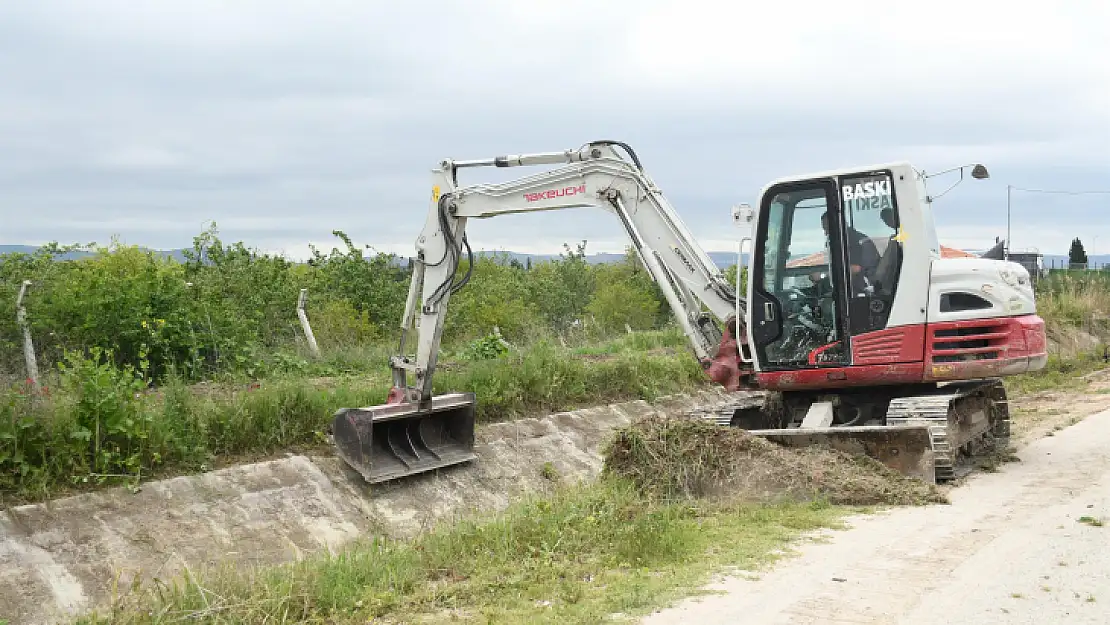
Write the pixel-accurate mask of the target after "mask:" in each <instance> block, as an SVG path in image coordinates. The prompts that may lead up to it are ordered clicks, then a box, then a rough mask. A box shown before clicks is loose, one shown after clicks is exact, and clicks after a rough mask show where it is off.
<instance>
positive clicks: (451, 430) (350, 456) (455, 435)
mask: <svg viewBox="0 0 1110 625" xmlns="http://www.w3.org/2000/svg"><path fill="white" fill-rule="evenodd" d="M474 407H475V396H474V393H452V394H448V395H439V396H436V397H433V398H432V400H431V401H430V402H428V403H427V404H418V403H407V402H400V403H389V404H382V405H378V406H371V407H368V408H343V409H340V410H339V411H337V412H336V413H335V418H334V419H333V421H332V435H333V437H334V439H335V441H334V442H335V447H336V453H338V454H339V457H340V458H342V459H343V461H344V462H346V463H347V464H348V465H350V466H351V468H353V469H354V470H356V471H358V472H359V473H360V474H361V475H362V477H363V478H364V479H365V480H366V481H367V482H370V483H372V484H374V483H378V482H385V481H388V480H395V479H398V478H401V477H405V476H408V475H413V474H416V473H423V472H425V471H432V470H434V469H439V468H442V467H446V466H450V465H454V464H459V463H462V462H468V461H471V460H474V459H476V458H477V457H478V455H477V454H476V453H474V413H475V411H474Z"/></svg>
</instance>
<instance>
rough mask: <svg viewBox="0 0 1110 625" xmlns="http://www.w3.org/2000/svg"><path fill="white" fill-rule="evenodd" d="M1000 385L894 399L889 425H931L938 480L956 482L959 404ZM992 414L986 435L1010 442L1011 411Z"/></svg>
mask: <svg viewBox="0 0 1110 625" xmlns="http://www.w3.org/2000/svg"><path fill="white" fill-rule="evenodd" d="M996 384H998V382H997V381H994V380H981V381H975V382H968V383H960V384H953V385H949V386H943V387H940V388H938V389H937V390H936V392H935V393H929V394H927V395H917V396H913V397H899V398H896V399H893V400H891V402H890V406H889V407H888V408H887V412H886V423H887V424H888V425H905V424H910V423H920V422H921V421H926V422H928V423H929V432H930V434H932V439H933V454H934V466H935V474H936V480H937V481H938V482H942V481H949V480H953V479H955V477H956V457H957V454H958V453H959V451H960V450H959V449H956V448H955V447H954V441H953V440H952V437H950V434H954V431H953V430H954V428H957V427H958V426H959V424H958V422H957V420H956V418H955V411H954V408H955V405H956V402H958V401H959V400H961V399H964V398H968V397H972V396H974V395H978V394H980V393H983V394H984V395H985V394H986V391H989V390H990V388H991V387H993V386H995V385H996ZM999 412H1001V415H999ZM990 413H991V414H990V419H991V423H990V425H989V426H988V427H987V431H986V432H985V433H984V435H985V436H991V435H994V436H996V437H998V438H1000V439H1002V440H1005V439H1008V438H1009V430H1010V423H1009V417H1008V415H1009V411H1008V410H1002V411H998V410H991V411H990ZM974 442H975V439H973V440H972V441H968V444H971V443H974Z"/></svg>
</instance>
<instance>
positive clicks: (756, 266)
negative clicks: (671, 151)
mask: <svg viewBox="0 0 1110 625" xmlns="http://www.w3.org/2000/svg"><path fill="white" fill-rule="evenodd" d="M540 165H556V166H557V167H554V168H552V169H549V170H547V171H542V172H539V173H535V174H533V175H529V176H525V177H521V178H518V179H516V180H513V181H510V182H507V183H499V184H476V185H471V186H464V185H460V184H459V180H458V174H459V172H460V170H463V169H467V168H473V167H487V166H492V167H521V166H540ZM968 168H971V170H972V172H971V175H972V177H973V178H976V179H982V178H986V177H988V174H987V171H986V168H985V167H984V166H983V165H979V164H975V165H965V166H961V167H959V168H952V169H949V170H945V171H943V172H938V173H937V174H931V175H928V176H927V175H926V174H924V173H923V172H920V171H918V170H916V169H915V168H914V167H912V166H911V165H910V164H908V163H903V162H898V163H887V164H878V165H868V166H864V167H853V168H847V169H837V170H830V171H823V172H817V173H811V174H805V175H800V176H791V177H787V178H780V179H778V180H774V181H772V182H770V183H769V184H767V185H766V186H765V187H764V188H763V189H762V190H761V193H760V195H759V200H758V203H757V205H756V206H755V207H754V208H753V207H751V206H748V205H746V204H742V205H739V206H738V207H736V208H734V209H733V211H732V217H733V220H734V221H735V223H737V224H738V225H739V226H741V227H744V228H747V229H748V234H747V236H743V237H740V238H739V241H738V249H737V252H738V257H737V263H741V261H742V258H743V255H744V249H745V243H750V244H751V245H750V252H749V253H748V264H747V273H748V280H747V287H746V292H745V293H744V295H743V296H741V295H740V292H741V288H740V284H741V283H740V277H741V275H742V272H740V271H737V274H736V275H737V281H736V283H730V282H729V281H728V280H727V279H726V278H725V276H724V274H723V273H722V272H721V271H720V270H719V269H718V267H717V266H715V265H714V263H713V261H712V260H711V259H710V257H709V256H708V255H707V254H706V253H705V252H704V250H703V249H702V248H701V247H700V246H699V245H698V243H697V241H695V239H694V237H693V235H691V233H690V231H689V230H688V229H687V227H686V226H685V225H684V224H683V222H682V220H681V219H680V218H679V216H678V215H677V214H676V213H675V211H674V210H673V209H672V208H671V206H670V205H669V203H668V202H667V200H666V198H665V197H664V195H663V193H662V192H661V191H660V190H659V188H658V187H656V185H655V183H654V182H653V181H652V180H651V178H650V177H649V176H648V174H647V172H646V171H645V170H644V167H643V165H642V163H641V162H640V160H639V158H638V157H637V155H636V153H635V152H634V151H633V150H632V149H631V148H630V147H629V146H628V145H627V144H625V143H622V142H619V141H609V140H603V141H593V142H590V143H588V144H586V145H584V146H582V147H581V148H578V149H571V150H566V151H561V152H551V153H539V154H527V155H515V156H500V157H496V158H492V159H483V160H445V161H443V162H442V163H441V164H440V165H439V167H438V168H436V169H434V170H433V172H432V181H431V198H430V210H429V213H428V218H427V222H426V223H425V225H424V229H423V231H422V232H421V233H420V236H419V238H418V239H417V242H416V258H415V265H414V271H413V275H412V282H411V284H410V288H409V291H408V299H407V301H406V305H405V312H404V316H403V319H402V322H401V339H400V347H399V351H398V353H397V354H396V355H395V356H394V357H393V358H392V359H391V361H390V365H391V368H392V371H393V388H392V390H391V391H390V393H389V396H388V399H387V400H386V403H385V404H383V405H380V406H371V407H363V408H344V409H341V410H339V411H338V412H337V413H336V414H335V415H334V419H333V423H332V435H333V441H334V444H335V446H336V450H337V453H338V454H339V455H340V457H341V458H343V460H344V461H345V462H346V463H347V464H349V465H350V466H351V467H352V468H354V469H355V470H356V471H358V472H359V473H360V474H361V475H362V476H363V478H364V479H365V480H366V481H368V482H370V483H378V482H383V481H386V480H393V479H397V478H401V477H405V476H408V475H413V474H416V473H423V472H426V471H431V470H435V469H441V468H444V467H448V466H451V465H456V464H459V463H464V462H470V461H474V460H476V459H477V454H476V452H475V449H474V426H475V423H474V421H475V419H474V416H475V405H476V401H477V398H476V397H475V395H474V394H473V393H471V392H466V391H460V392H452V393H446V394H442V395H435V394H433V392H432V381H433V376H434V374H435V370H436V360H437V355H438V351H439V346H440V337H441V334H442V331H443V324H444V319H445V316H446V314H447V307H448V303H449V302H450V298H451V295H452V294H453V293H455V292H457V291H458V290H459V289H461V288H463V287H464V286H466V285H467V284H468V283H469V282H470V279H471V269H472V268H473V252H472V250H471V248H470V244H469V242H468V240H467V236H466V224H467V220H469V219H484V218H489V217H495V216H497V215H504V214H509V213H523V212H533V211H550V210H560V209H569V208H599V209H602V210H604V211H608V212H610V213H612V214H613V215H615V216H616V217H617V219H619V220H620V222H621V224H622V225H623V227H624V230H625V232H627V234H628V237H629V239H630V241H631V243H632V246H633V248H634V249H635V250H636V252H637V254H638V255H639V258H640V259H641V260H642V261H643V264H644V266H645V267H646V268H647V270H648V272H650V274H651V276H652V277H653V279H654V280H655V282H656V283H657V284H658V285H659V287H660V289H661V290H662V292H663V294H664V296H665V297H666V301H667V303H668V304H669V307H670V310H671V311H672V312H673V314H674V317H675V319H676V321H677V322H678V324H679V325H680V326H681V327H682V330H683V331H684V332H685V334H686V336H687V337H688V338H689V340H690V344H691V346H692V348H693V352H694V357H695V358H697V359H698V361H699V362H700V363H701V364H702V366H703V368H704V370H705V371H706V375H707V376H708V378H710V379H711V380H712V381H714V382H716V383H718V384H720V385H721V386H723V387H724V388H725V389H727V390H728V391H732V392H733V394H734V395H735V397H736V401H735V402H734V403H732V404H729V405H728V406H726V407H725V408H724V409H718V410H715V411H713V412H712V413H705V414H703V415H701V416H702V417H704V418H706V419H711V420H713V421H715V422H716V423H718V424H720V425H721V426H729V427H741V428H744V429H746V430H749V431H751V433H752V434H753V435H758V436H763V437H766V438H768V439H770V440H774V441H776V442H778V443H782V444H785V445H793V446H804V445H812V444H825V445H829V446H832V447H834V448H837V449H842V450H845V451H849V452H852V453H862V454H865V455H868V456H871V457H873V458H876V459H877V460H879V461H881V462H883V463H885V464H886V465H888V466H890V467H892V468H894V469H897V470H899V471H901V472H903V473H905V474H907V475H913V476H916V477H920V478H921V479H924V480H926V481H929V482H941V481H947V480H950V479H953V478H954V477H956V476H957V466H958V460H959V459H960V458H962V457H966V456H968V455H974V454H975V453H977V452H978V451H980V450H982V449H984V448H987V449H989V448H990V447H992V446H996V445H998V444H1002V445H1005V444H1006V443H1007V441H1008V438H1009V409H1008V406H1007V396H1006V391H1005V387H1004V386H1003V383H1002V378H1003V377H1005V376H1008V375H1014V374H1020V373H1026V372H1030V371H1036V370H1039V369H1040V368H1042V367H1043V366H1044V364H1045V362H1046V359H1047V356H1046V337H1045V328H1044V322H1043V320H1042V319H1041V318H1040V317H1039V316H1038V315H1037V311H1036V302H1035V298H1034V293H1033V289H1032V285H1031V281H1030V278H1029V274H1028V272H1027V271H1026V269H1025V268H1024V267H1022V266H1021V265H1019V264H1017V263H1012V262H1007V261H1004V260H996V259H987V258H980V257H971V258H946V257H944V255H943V254H942V252H941V246H940V244H939V242H938V239H937V234H936V229H935V226H934V221H933V210H932V206H933V201H934V200H935V199H936V197H939V195H938V196H935V197H934V196H930V195H929V192H928V190H927V188H926V178H932V177H934V176H936V175H939V174H944V173H952V172H955V171H958V172H959V179H958V180H957V181H956V182H955V183H953V184H952V186H950V187H948V189H947V190H945V191H944V193H947V192H948V190H951V189H952V188H953V187H955V186H956V185H957V184H959V182H960V181H962V180H963V177H964V170H965V169H968ZM941 195H943V193H942V194H941ZM464 253H465V254H466V255H467V257H468V258H469V259H470V261H471V262H470V264H469V265H468V269H467V271H466V272H465V273H464V275H462V276H461V277H460V276H459V275H458V274H459V266H460V261H461V259H462V257H463V254H464ZM473 288H481V285H480V284H477V285H474V286H473ZM413 330H415V331H416V332H417V337H416V345H415V353H414V354H413V353H410V352H408V351H407V349H406V348H407V346H408V339H409V333H410V332H412V331H413Z"/></svg>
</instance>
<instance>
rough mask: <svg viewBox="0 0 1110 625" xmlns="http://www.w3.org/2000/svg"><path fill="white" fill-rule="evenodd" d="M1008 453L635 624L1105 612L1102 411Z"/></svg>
mask: <svg viewBox="0 0 1110 625" xmlns="http://www.w3.org/2000/svg"><path fill="white" fill-rule="evenodd" d="M1018 456H1019V457H1020V458H1021V462H1012V463H1008V464H1005V465H1003V466H1002V467H1001V468H1000V471H999V472H997V473H982V474H977V475H973V476H971V477H969V478H968V479H967V482H966V483H965V484H963V485H960V486H958V487H957V488H954V489H953V490H952V491H951V493H950V497H951V500H952V504H951V505H948V506H932V507H929V508H905V509H898V510H894V511H890V512H887V513H883V514H880V515H876V516H864V517H859V518H852V519H850V524H851V526H852V528H851V529H848V530H842V531H833V532H828V533H827V534H825V535H826V536H828V540H824V541H823V542H818V543H808V542H807V543H803V544H802V545H800V546H799V547H798V548H797V551H798V553H799V554H800V555H799V556H797V557H792V558H789V559H785V560H782V561H780V562H779V563H778V564H777V565H776V566H773V567H771V568H770V569H769V570H768V571H767V572H765V573H762V574H761V575H760V576H759V577H758V578H756V577H755V576H752V577H751V578H743V577H732V578H728V579H726V580H723V581H722V582H721V583H719V584H715V585H714V586H712V587H711V589H712V590H715V591H723V592H724V593H725V594H722V595H710V596H705V597H699V598H692V599H689V600H687V601H685V602H683V603H681V604H678V605H676V606H674V607H673V608H670V609H667V610H665V611H662V612H658V613H656V614H653V615H651V616H649V617H648V618H646V619H644V620H643V621H642V623H643V625H668V624H672V623H674V624H678V623H697V624H698V625H714V624H717V623H721V624H724V623H727V624H729V625H738V624H741V623H753V624H754V623H758V624H760V625H772V624H776V623H798V624H801V623H869V624H872V623H897V624H905V625H925V624H936V623H977V624H980V625H988V624H991V623H1038V624H1040V623H1110V557H1107V553H1108V551H1107V549H1108V547H1110V410H1106V411H1104V412H1100V413H1097V414H1094V415H1092V416H1090V417H1087V418H1086V419H1085V420H1082V421H1079V422H1078V423H1076V424H1075V425H1071V426H1069V427H1066V428H1064V429H1060V430H1058V431H1055V432H1052V435H1050V436H1046V437H1044V438H1038V439H1036V440H1034V441H1032V442H1030V443H1028V444H1027V445H1025V446H1023V447H1021V448H1020V449H1019V451H1018ZM1084 517H1089V518H1092V519H1094V520H1096V521H1095V524H1093V525H1092V524H1090V522H1089V521H1088V520H1087V519H1085V518H1084ZM1098 520H1104V521H1105V522H1106V526H1098V525H1097V522H1098Z"/></svg>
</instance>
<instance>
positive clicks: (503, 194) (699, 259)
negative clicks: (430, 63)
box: [333, 141, 755, 482]
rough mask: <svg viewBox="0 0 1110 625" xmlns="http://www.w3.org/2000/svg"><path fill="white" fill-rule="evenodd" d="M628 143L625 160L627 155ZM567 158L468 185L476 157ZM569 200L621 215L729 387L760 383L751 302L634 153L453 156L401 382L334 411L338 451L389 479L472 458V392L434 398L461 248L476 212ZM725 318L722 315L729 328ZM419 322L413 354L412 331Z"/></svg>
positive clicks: (507, 160) (422, 262) (715, 375)
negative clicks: (382, 395)
mask: <svg viewBox="0 0 1110 625" xmlns="http://www.w3.org/2000/svg"><path fill="white" fill-rule="evenodd" d="M618 148H619V149H622V150H623V151H624V152H625V153H626V154H627V155H628V157H629V158H628V159H625V158H622V157H621V156H620V155H619V154H618V153H617V149H618ZM533 165H561V166H560V167H556V168H554V169H551V170H548V171H544V172H541V173H537V174H534V175H530V176H525V177H521V178H518V179H516V180H513V181H511V182H508V183H502V184H479V185H472V186H460V185H459V183H458V173H459V170H461V169H466V168H472V167H499V168H505V167H521V166H533ZM569 208H597V209H601V210H604V211H606V212H609V213H612V214H614V215H616V216H617V218H618V219H619V220H620V222H621V224H622V225H623V226H624V229H625V232H626V233H627V234H628V237H629V239H630V241H631V242H632V245H633V248H634V249H635V250H636V253H637V254H638V255H639V258H640V259H641V261H642V262H643V264H644V266H645V267H646V268H647V271H648V272H649V274H650V275H651V277H652V279H653V280H654V281H655V282H656V283H657V284H658V285H659V287H660V290H661V291H662V293H663V295H664V297H665V298H666V300H667V303H668V304H669V307H670V309H671V311H672V312H673V313H674V316H675V319H676V321H677V322H678V324H679V326H680V327H681V328H682V330H683V332H684V333H685V334H686V336H687V338H688V339H689V340H690V344H691V347H692V349H693V352H694V355H695V357H696V358H697V359H698V361H699V362H700V363H702V366H703V367H704V368H705V369H706V370H707V372H708V375H709V376H710V377H711V378H712V379H714V380H716V381H717V382H719V383H721V384H722V385H723V386H725V387H726V388H729V389H732V390H736V389H739V388H743V387H747V388H755V387H754V383H753V382H752V381H751V375H752V373H753V372H754V370H753V368H752V366H751V362H750V358H748V359H746V360H745V358H744V357H742V356H741V354H742V353H744V354H746V348H745V346H744V345H743V344H744V336H745V335H744V332H743V331H742V326H741V325H740V324H739V323H738V322H737V320H740V319H743V316H744V314H745V313H746V309H745V306H744V300H743V298H741V297H740V296H739V295H738V293H737V292H736V288H735V285H732V284H730V283H729V282H728V280H727V279H726V278H725V277H724V274H723V273H722V272H721V271H720V270H719V269H718V268H717V266H716V265H715V264H714V263H713V261H712V260H711V259H710V258H709V255H708V254H706V253H705V251H704V250H703V249H702V248H701V247H700V246H699V245H698V244H697V242H696V240H695V239H694V237H693V235H692V234H691V233H690V231H689V230H688V229H687V228H686V226H685V224H684V223H683V222H682V220H681V219H680V218H679V217H678V215H677V214H676V213H675V211H674V209H673V208H671V206H670V204H669V203H668V202H667V199H666V198H665V197H664V195H663V193H662V192H661V191H660V190H659V188H658V187H656V185H655V183H654V182H653V181H652V180H651V179H650V177H649V176H648V175H647V173H646V172H645V171H644V169H643V167H642V165H641V163H640V161H639V158H638V157H637V156H636V153H635V152H634V151H633V150H632V149H631V148H630V147H628V146H627V145H626V144H623V143H620V142H617V141H595V142H592V143H589V144H587V145H585V146H583V147H581V148H579V149H576V150H565V151H562V152H549V153H540V154H526V155H514V156H499V157H495V158H491V159H482V160H462V161H454V160H445V161H443V162H442V163H441V164H440V166H439V167H438V168H436V169H434V170H433V171H432V180H431V197H430V208H429V211H428V217H427V221H426V222H425V224H424V228H423V230H422V231H421V233H420V236H419V237H418V239H417V243H416V259H415V260H416V263H415V267H414V272H413V276H412V280H411V282H410V284H409V291H408V297H407V299H406V303H405V312H404V316H403V318H402V321H401V342H400V347H399V349H398V353H397V354H396V355H395V356H393V357H392V358H391V360H390V367H391V368H392V371H393V388H392V390H391V392H390V394H389V397H388V399H387V403H386V405H384V406H378V407H370V408H360V409H342V410H340V411H339V412H338V413H337V414H336V415H335V418H334V420H333V436H334V438H335V442H336V446H337V448H338V450H339V453H340V455H341V456H342V457H343V458H344V459H345V460H346V461H347V463H348V464H350V465H352V466H353V467H355V468H356V469H358V470H359V472H360V473H362V475H363V476H364V477H365V478H366V479H367V480H368V481H370V482H377V481H383V480H387V479H393V478H395V477H398V476H400V475H403V474H411V473H418V472H423V471H427V470H431V469H435V468H440V467H443V466H447V465H448V464H457V463H459V462H465V461H468V460H471V459H473V453H472V451H471V447H472V445H473V433H472V431H473V422H474V401H475V400H474V397H473V396H472V395H465V396H464V395H459V396H451V397H450V398H449V399H445V398H438V397H434V396H433V392H432V383H433V378H434V374H435V369H436V361H437V356H438V353H439V347H440V340H441V337H442V333H443V323H444V318H445V316H446V312H447V307H448V303H449V301H450V298H451V295H452V294H454V293H455V292H457V291H458V290H459V289H461V288H462V287H463V286H465V285H466V284H467V283H468V282H469V280H470V269H469V268H468V271H467V273H466V274H465V275H464V276H462V278H461V279H458V280H457V281H456V276H457V273H458V268H459V265H460V261H461V259H462V256H463V254H464V253H465V254H466V255H467V256H468V257H469V259H470V261H471V263H470V265H469V267H470V268H472V267H473V252H472V250H471V248H470V244H469V242H468V240H467V235H466V224H467V221H468V220H469V219H486V218H490V217H495V216H498V215H506V214H513V213H526V212H540V211H552V210H562V209H569ZM722 324H723V325H726V326H727V327H725V328H724V329H722ZM417 328H418V329H419V331H418V336H417V341H416V349H415V358H410V357H409V356H408V351H407V347H408V338H409V333H410V332H411V331H412V330H413V329H417Z"/></svg>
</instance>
